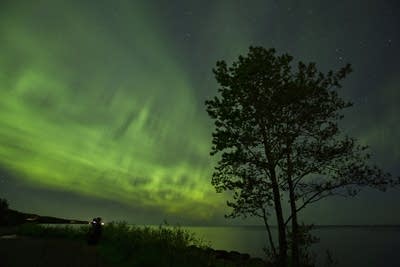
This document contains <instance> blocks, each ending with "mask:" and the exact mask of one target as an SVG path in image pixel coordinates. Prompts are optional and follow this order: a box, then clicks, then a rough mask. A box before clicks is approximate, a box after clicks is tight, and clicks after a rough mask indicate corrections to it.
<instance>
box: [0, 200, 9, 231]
mask: <svg viewBox="0 0 400 267" xmlns="http://www.w3.org/2000/svg"><path fill="white" fill-rule="evenodd" d="M7 211H8V201H7V199H3V198H0V225H2V224H6V217H7Z"/></svg>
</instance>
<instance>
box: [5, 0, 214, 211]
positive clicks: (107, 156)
mask: <svg viewBox="0 0 400 267" xmlns="http://www.w3.org/2000/svg"><path fill="white" fill-rule="evenodd" d="M31 8H33V10H32V9H31ZM65 8H66V7H65V6H63V7H62V8H61V7H59V9H58V8H57V9H56V10H57V11H61V10H63V13H58V12H57V13H55V14H51V17H48V18H46V20H47V21H42V20H40V21H38V20H36V18H37V17H38V16H39V15H40V14H39V13H40V12H43V10H42V9H41V8H40V7H34V6H33V5H32V6H30V7H25V9H24V10H22V11H21V10H18V16H17V17H16V16H14V14H12V13H10V14H8V16H6V17H5V16H4V15H5V14H2V24H1V25H2V28H1V35H2V36H3V38H4V39H5V40H6V42H5V43H2V44H1V49H2V51H3V53H2V55H3V56H2V58H1V78H0V85H1V91H0V99H1V100H0V123H1V125H2V127H1V128H0V154H1V164H2V165H5V166H7V167H8V168H10V169H11V170H12V171H13V172H16V173H18V174H19V175H20V177H23V178H24V179H26V180H27V181H29V182H31V183H33V184H35V185H36V186H43V187H51V188H56V189H62V190H69V191H74V192H78V193H81V194H87V195H90V196H94V197H105V198H109V199H114V200H115V199H117V200H118V201H122V202H124V203H126V204H129V203H140V204H142V205H144V206H157V207H162V208H163V209H164V210H166V211H167V212H169V213H179V212H186V213H187V212H190V213H191V214H189V215H195V214H196V216H199V217H204V216H207V214H206V211H207V210H210V209H215V208H216V207H215V205H216V203H215V194H214V193H213V188H212V187H211V186H210V185H209V183H207V181H208V179H209V176H210V170H211V168H210V166H211V164H212V162H211V161H210V158H209V157H207V155H208V150H209V147H210V144H209V136H210V132H209V131H208V130H207V128H206V127H205V126H206V123H207V121H206V120H205V119H206V117H205V115H204V114H198V113H197V109H196V105H197V103H196V100H195V99H194V97H195V96H194V95H193V94H192V92H193V90H192V88H191V84H190V82H189V81H188V78H187V76H186V73H185V71H184V70H183V69H182V67H181V66H179V65H178V64H176V62H174V60H173V58H172V57H171V51H170V50H168V47H166V46H165V43H166V41H165V39H163V37H162V34H161V33H159V32H157V29H156V28H155V26H153V25H151V23H147V22H146V21H145V20H144V19H143V18H142V17H140V14H141V12H139V11H137V8H138V7H137V6H136V7H135V10H136V12H135V16H134V17H131V16H130V14H120V15H119V16H118V17H117V16H115V17H113V18H109V19H110V20H111V19H115V21H114V23H117V24H118V25H124V24H127V23H129V25H130V26H129V28H127V29H123V31H122V30H121V32H120V33H112V32H111V29H110V30H108V29H104V28H103V27H106V25H101V23H99V24H95V23H93V21H91V20H90V19H89V18H87V16H85V15H84V14H79V13H78V14H76V12H72V11H71V12H65ZM131 9H132V7H131V8H130V9H125V8H124V7H120V9H119V11H123V10H131ZM53 10H54V9H53ZM74 11H77V10H76V9H75V10H74ZM63 14H67V15H64V16H63ZM71 14H74V16H71ZM47 15H48V14H47ZM22 17H23V18H24V20H23V22H24V23H22V22H21V20H20V19H21V18H22ZM127 17H129V18H130V21H129V22H127V21H124V20H125V19H126V18H127ZM83 18H84V19H83ZM10 25H12V26H11V27H10ZM110 34H115V35H117V36H115V37H113V38H109V36H108V35H110ZM121 39H122V40H121ZM122 41H123V42H122ZM124 46H128V47H129V48H127V47H124ZM4 51H6V52H4ZM16 56H17V58H16ZM210 196H212V197H211V198H210ZM188 207H189V208H188ZM196 207H199V208H196Z"/></svg>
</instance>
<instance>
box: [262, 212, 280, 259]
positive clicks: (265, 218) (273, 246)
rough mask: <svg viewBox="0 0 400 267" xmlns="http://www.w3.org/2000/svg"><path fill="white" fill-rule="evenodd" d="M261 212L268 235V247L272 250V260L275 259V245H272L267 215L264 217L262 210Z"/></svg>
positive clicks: (264, 213)
mask: <svg viewBox="0 0 400 267" xmlns="http://www.w3.org/2000/svg"><path fill="white" fill-rule="evenodd" d="M262 212H263V219H264V224H265V228H266V229H267V233H268V240H269V245H270V246H271V250H272V253H273V254H274V258H275V259H276V256H277V254H276V249H275V245H274V240H273V239H272V234H271V229H270V228H269V224H268V220H267V215H266V212H265V209H264V208H263V209H262Z"/></svg>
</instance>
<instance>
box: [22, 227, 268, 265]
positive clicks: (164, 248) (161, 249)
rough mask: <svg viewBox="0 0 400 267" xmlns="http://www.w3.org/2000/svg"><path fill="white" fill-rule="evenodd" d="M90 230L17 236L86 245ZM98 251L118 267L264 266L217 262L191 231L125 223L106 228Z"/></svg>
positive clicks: (25, 231)
mask: <svg viewBox="0 0 400 267" xmlns="http://www.w3.org/2000/svg"><path fill="white" fill-rule="evenodd" d="M88 230H89V227H88V226H81V227H76V226H75V227H71V226H46V225H39V224H26V225H22V226H20V227H19V228H18V230H17V234H19V235H25V236H33V237H40V238H67V239H74V240H80V241H81V242H86V239H87V233H88ZM97 250H98V252H99V253H100V255H101V256H102V258H103V260H104V261H105V262H106V263H107V264H109V265H110V266H118V267H128V266H129V267H135V266H136V267H209V266H213V267H220V266H221V267H222V266H224V267H233V266H243V267H244V266H264V265H263V264H262V265H260V264H259V263H258V264H256V265H254V264H251V263H250V262H248V263H240V264H239V263H238V262H236V263H235V262H227V261H225V260H220V259H216V257H215V254H214V253H213V250H212V249H211V248H210V246H209V244H207V243H206V242H204V241H203V240H202V239H199V238H197V237H196V236H195V235H194V234H193V233H192V232H190V231H188V230H185V229H182V228H181V227H177V226H169V225H167V224H163V225H160V226H159V227H148V226H145V227H140V226H132V225H128V224H127V223H125V222H116V223H109V224H106V225H105V226H104V227H103V232H102V236H101V239H100V242H99V244H98V245H97Z"/></svg>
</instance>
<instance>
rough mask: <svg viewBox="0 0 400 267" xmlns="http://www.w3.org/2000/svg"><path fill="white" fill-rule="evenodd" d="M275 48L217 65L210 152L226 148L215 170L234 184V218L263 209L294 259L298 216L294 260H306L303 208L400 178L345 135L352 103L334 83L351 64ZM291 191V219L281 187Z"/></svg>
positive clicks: (281, 260) (282, 253)
mask: <svg viewBox="0 0 400 267" xmlns="http://www.w3.org/2000/svg"><path fill="white" fill-rule="evenodd" d="M292 60H293V58H292V57H291V56H290V55H288V54H282V55H276V53H275V50H274V49H265V48H262V47H250V49H249V53H248V55H247V56H246V57H243V56H239V58H238V61H236V62H233V64H232V66H231V67H228V66H227V64H226V62H225V61H218V62H217V64H216V68H215V69H213V72H214V74H215V78H216V80H217V82H218V83H219V85H220V87H219V89H218V92H219V94H220V95H219V96H216V97H214V98H213V99H211V100H207V101H206V107H207V112H208V114H209V115H210V117H211V118H212V119H214V121H215V130H214V132H213V139H212V144H213V146H212V150H211V155H215V154H217V153H221V158H220V160H219V162H218V165H217V166H216V167H215V171H214V173H213V176H212V184H213V185H214V186H215V187H216V190H217V192H222V191H226V190H228V191H233V201H228V202H227V204H228V206H230V207H232V208H233V211H232V213H231V214H229V216H230V217H236V216H240V215H243V216H247V215H250V216H258V217H261V218H262V219H263V220H264V224H265V226H266V230H267V232H268V236H269V243H270V244H271V249H272V252H273V255H275V258H276V261H277V263H278V264H279V266H287V263H288V261H287V254H288V253H287V252H288V240H287V239H288V235H287V233H286V226H287V225H288V224H289V222H291V235H290V237H291V240H290V241H291V242H290V252H291V265H292V266H300V264H301V259H300V251H299V243H300V229H299V223H298V216H297V215H298V212H299V211H301V210H302V209H304V208H305V207H306V206H307V205H308V204H311V203H313V202H316V201H318V200H321V199H322V198H325V197H327V196H331V195H350V196H353V195H355V194H357V193H358V192H359V190H360V189H361V187H362V186H371V187H375V188H378V189H381V190H385V189H386V188H387V187H388V186H395V185H398V184H399V180H398V179H394V178H392V177H391V176H390V174H388V173H384V172H383V171H382V170H380V169H379V168H378V167H376V166H372V167H371V166H369V165H368V164H367V161H368V158H369V154H367V153H366V150H367V147H366V146H360V145H358V144H357V142H356V140H355V139H354V138H350V137H348V136H346V135H343V134H342V133H341V131H340V129H339V127H338V121H340V120H341V119H342V118H343V115H341V114H340V111H342V110H343V109H345V108H348V107H351V106H352V103H350V102H346V101H344V100H343V99H341V98H340V97H339V96H338V94H337V92H336V91H335V90H334V89H336V88H340V87H341V85H340V83H339V82H340V81H341V80H342V79H344V78H345V77H346V76H347V75H348V74H349V73H350V72H351V67H350V65H346V66H345V67H343V68H341V69H340V70H339V71H337V72H335V73H334V72H332V71H329V72H328V73H327V74H323V73H321V72H319V71H317V69H316V65H315V63H309V64H307V65H306V64H304V63H302V62H299V63H298V65H297V70H296V71H293V70H292V66H293V64H292ZM284 192H287V193H288V197H289V210H290V215H289V217H288V218H286V219H284V216H283V212H282V204H283V203H284V202H282V193H284ZM271 211H274V212H275V216H276V220H277V225H278V235H279V252H277V251H276V249H275V246H274V244H273V241H272V238H271V232H270V229H269V224H268V216H269V215H270V212H271Z"/></svg>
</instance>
